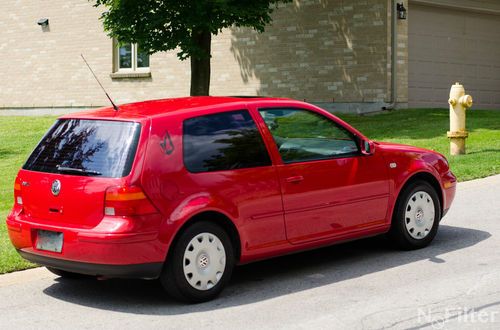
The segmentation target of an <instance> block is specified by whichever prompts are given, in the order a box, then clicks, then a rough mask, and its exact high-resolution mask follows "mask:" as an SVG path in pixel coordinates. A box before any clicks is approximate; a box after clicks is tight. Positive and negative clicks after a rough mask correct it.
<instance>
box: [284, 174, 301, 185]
mask: <svg viewBox="0 0 500 330" xmlns="http://www.w3.org/2000/svg"><path fill="white" fill-rule="evenodd" d="M285 181H286V182H287V183H299V182H301V181H304V177H303V176H302V175H296V176H291V177H288V178H286V179H285Z"/></svg>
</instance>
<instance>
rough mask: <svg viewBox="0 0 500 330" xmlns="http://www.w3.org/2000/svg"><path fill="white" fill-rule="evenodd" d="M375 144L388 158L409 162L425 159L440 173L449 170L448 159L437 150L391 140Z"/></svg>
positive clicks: (424, 160)
mask: <svg viewBox="0 0 500 330" xmlns="http://www.w3.org/2000/svg"><path fill="white" fill-rule="evenodd" d="M375 145H376V149H379V152H382V154H383V155H384V156H385V157H386V158H387V159H390V160H393V159H395V158H397V159H400V160H401V159H406V160H407V162H409V163H410V162H411V161H423V162H425V163H427V164H429V165H432V166H433V167H434V168H436V169H437V170H438V172H440V173H444V172H446V171H448V170H449V164H448V160H447V159H446V157H445V156H444V155H442V154H440V153H439V152H437V151H434V150H429V149H424V148H418V147H414V146H410V145H406V144H399V143H389V142H375ZM409 163H408V165H409Z"/></svg>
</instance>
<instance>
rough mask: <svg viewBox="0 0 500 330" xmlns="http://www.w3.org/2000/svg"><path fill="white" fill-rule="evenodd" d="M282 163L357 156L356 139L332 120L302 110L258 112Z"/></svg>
mask: <svg viewBox="0 0 500 330" xmlns="http://www.w3.org/2000/svg"><path fill="white" fill-rule="evenodd" d="M259 112H260V115H261V116H262V118H263V119H264V121H265V123H266V125H267V127H268V128H269V130H270V131H271V134H272V135H273V138H274V141H275V142H276V145H277V147H278V150H279V152H280V155H281V158H282V160H283V162H284V163H295V162H304V161H312V160H322V159H328V158H337V157H347V156H353V155H356V154H358V153H359V147H358V144H357V143H356V138H355V137H354V135H353V134H352V133H350V132H349V131H347V130H346V129H345V128H343V127H342V126H339V125H338V124H336V123H335V122H334V121H332V120H330V119H328V118H326V117H324V116H322V115H320V114H318V113H315V112H312V111H308V110H301V109H261V110H259Z"/></svg>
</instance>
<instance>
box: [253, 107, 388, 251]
mask: <svg viewBox="0 0 500 330" xmlns="http://www.w3.org/2000/svg"><path fill="white" fill-rule="evenodd" d="M259 113H260V115H261V116H262V118H263V119H264V122H265V123H266V126H267V128H268V130H269V132H270V133H271V135H272V137H273V139H274V144H275V147H276V149H277V152H278V153H279V155H280V157H281V164H278V165H277V169H278V175H279V179H280V184H281V189H282V196H283V207H284V212H285V227H286V235H287V239H288V240H289V241H290V242H291V243H293V244H295V243H302V242H308V241H314V240H318V239H325V238H329V237H334V236H336V235H342V234H346V233H349V232H353V231H362V230H365V229H368V228H371V227H376V226H382V225H383V224H384V223H385V221H386V219H387V208H388V201H389V182H388V175H387V169H386V168H385V167H384V165H383V163H384V162H383V159H382V156H381V155H379V154H377V153H376V152H375V153H374V154H372V155H362V154H361V152H360V148H359V142H358V140H359V139H358V138H357V137H356V136H354V134H353V133H351V132H350V131H349V130H348V129H346V128H345V127H343V126H342V125H340V124H339V123H337V122H335V121H334V120H332V119H331V118H328V117H326V116H324V115H323V114H320V113H318V112H316V111H313V110H308V109H297V108H262V109H259Z"/></svg>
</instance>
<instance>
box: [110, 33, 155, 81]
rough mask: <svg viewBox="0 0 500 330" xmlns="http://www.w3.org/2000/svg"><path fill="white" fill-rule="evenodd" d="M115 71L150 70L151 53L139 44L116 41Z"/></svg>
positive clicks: (139, 71)
mask: <svg viewBox="0 0 500 330" xmlns="http://www.w3.org/2000/svg"><path fill="white" fill-rule="evenodd" d="M113 48H114V56H113V57H114V70H113V71H114V72H115V73H147V72H149V55H148V54H147V53H146V52H144V51H142V50H141V47H140V46H139V45H138V44H132V43H120V42H117V41H115V42H114V47H113Z"/></svg>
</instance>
